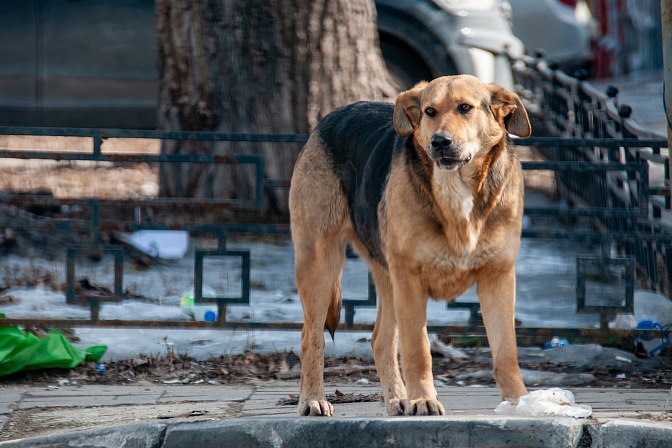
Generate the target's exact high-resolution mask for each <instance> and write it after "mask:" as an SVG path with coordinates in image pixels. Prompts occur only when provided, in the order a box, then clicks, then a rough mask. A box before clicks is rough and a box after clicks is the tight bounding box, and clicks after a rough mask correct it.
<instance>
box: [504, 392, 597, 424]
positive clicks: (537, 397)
mask: <svg viewBox="0 0 672 448" xmlns="http://www.w3.org/2000/svg"><path fill="white" fill-rule="evenodd" d="M495 413H496V414H499V415H516V416H519V417H549V416H555V417H576V418H588V417H590V416H591V414H592V413H593V409H592V408H591V407H590V406H588V405H585V404H583V405H582V404H576V403H575V402H574V394H573V393H571V392H570V391H568V390H565V389H560V388H558V387H553V388H551V389H544V390H535V391H534V392H530V393H529V394H527V395H525V396H522V397H520V400H519V401H518V404H517V405H513V404H511V403H510V402H509V401H502V402H501V403H500V404H499V405H498V406H497V407H496V408H495Z"/></svg>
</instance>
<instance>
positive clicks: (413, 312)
mask: <svg viewBox="0 0 672 448" xmlns="http://www.w3.org/2000/svg"><path fill="white" fill-rule="evenodd" d="M390 273H391V276H392V287H393V300H394V310H395V315H396V318H397V324H398V328H399V343H400V348H401V371H402V373H403V377H404V381H405V383H406V393H407V395H408V408H407V410H406V413H407V414H409V415H444V414H445V413H446V411H445V409H444V408H443V405H442V404H441V402H439V400H438V397H437V394H436V388H435V387H434V377H433V375H432V355H431V353H430V348H429V338H428V337H427V298H428V296H427V293H426V291H424V290H423V289H422V286H421V284H420V281H419V279H418V277H417V275H413V274H412V273H410V272H406V271H405V270H402V269H399V268H395V267H394V266H390Z"/></svg>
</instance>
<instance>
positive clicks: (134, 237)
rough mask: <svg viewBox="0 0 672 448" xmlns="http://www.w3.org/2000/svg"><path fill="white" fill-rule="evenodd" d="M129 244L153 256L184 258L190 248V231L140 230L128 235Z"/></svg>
mask: <svg viewBox="0 0 672 448" xmlns="http://www.w3.org/2000/svg"><path fill="white" fill-rule="evenodd" d="M128 244H131V245H133V246H135V247H136V248H137V249H139V250H141V251H142V252H145V253H146V254H148V255H150V256H152V257H158V258H165V259H176V258H182V257H184V255H185V254H186V253H187V250H188V249H189V233H188V232H186V231H183V230H140V231H138V232H134V233H132V234H131V235H130V236H129V237H128Z"/></svg>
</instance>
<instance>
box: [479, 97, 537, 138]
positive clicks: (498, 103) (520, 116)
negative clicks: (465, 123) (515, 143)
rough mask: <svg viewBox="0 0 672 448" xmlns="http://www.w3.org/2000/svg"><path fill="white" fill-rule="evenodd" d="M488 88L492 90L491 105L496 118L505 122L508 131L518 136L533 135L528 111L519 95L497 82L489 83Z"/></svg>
mask: <svg viewBox="0 0 672 448" xmlns="http://www.w3.org/2000/svg"><path fill="white" fill-rule="evenodd" d="M488 90H490V105H491V107H492V112H493V114H494V115H495V119H497V121H498V122H500V123H503V124H504V127H505V128H506V130H507V132H509V133H510V134H513V135H517V136H518V137H529V136H530V135H532V128H531V127H530V120H529V118H527V111H526V110H525V106H523V103H522V102H521V101H520V98H518V95H516V94H515V93H513V92H511V91H510V90H508V89H505V88H504V87H500V86H498V85H496V84H488Z"/></svg>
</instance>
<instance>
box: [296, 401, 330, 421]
mask: <svg viewBox="0 0 672 448" xmlns="http://www.w3.org/2000/svg"><path fill="white" fill-rule="evenodd" d="M332 415H334V407H333V406H332V405H331V403H329V402H328V401H327V400H326V399H324V398H322V399H319V400H305V401H303V400H301V401H299V417H305V416H310V417H312V416H325V417H331V416H332Z"/></svg>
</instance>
